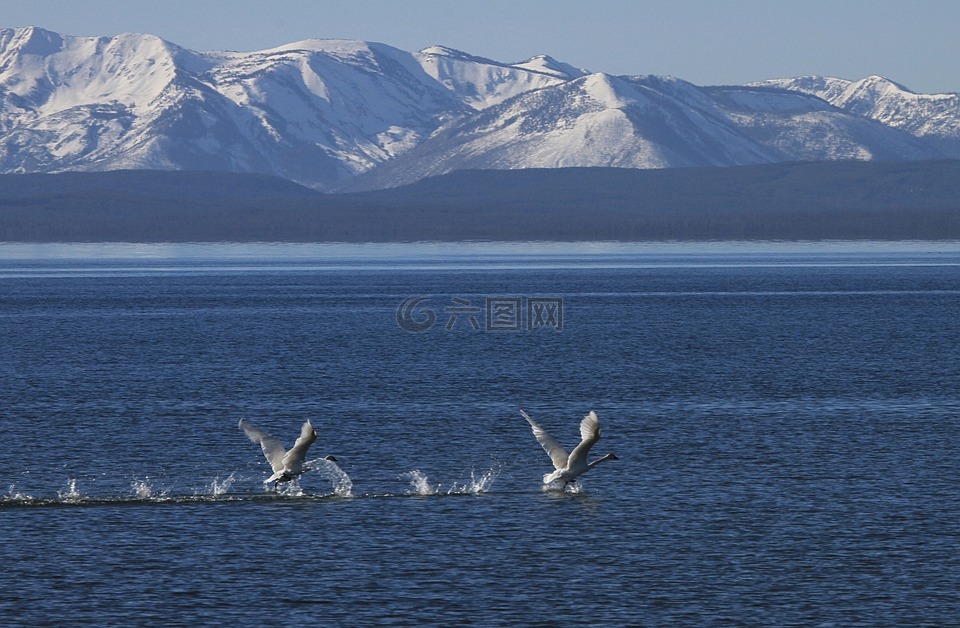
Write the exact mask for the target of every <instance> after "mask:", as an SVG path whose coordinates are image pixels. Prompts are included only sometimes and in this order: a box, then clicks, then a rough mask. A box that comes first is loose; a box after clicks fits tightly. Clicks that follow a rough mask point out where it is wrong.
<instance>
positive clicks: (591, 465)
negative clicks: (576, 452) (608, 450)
mask: <svg viewBox="0 0 960 628" xmlns="http://www.w3.org/2000/svg"><path fill="white" fill-rule="evenodd" d="M614 459H615V456H614V455H613V454H607V455H606V456H604V457H603V458H597V459H596V460H594V461H593V462H591V463H590V464H588V465H587V468H588V469H592V468H594V467H595V466H597V465H598V464H600V463H601V462H606V461H607V460H614Z"/></svg>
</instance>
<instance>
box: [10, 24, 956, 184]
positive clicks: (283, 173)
mask: <svg viewBox="0 0 960 628" xmlns="http://www.w3.org/2000/svg"><path fill="white" fill-rule="evenodd" d="M843 81H844V79H821V80H819V82H817V81H815V80H812V79H809V77H808V78H807V79H802V78H801V79H772V80H771V81H765V82H762V83H759V84H752V85H746V86H711V87H701V86H697V85H693V84H692V83H688V82H685V81H682V80H681V79H673V78H671V77H655V76H643V75H637V76H612V75H609V74H605V73H603V72H591V71H587V70H583V69H579V68H576V67H575V66H573V65H570V64H567V63H564V62H562V61H558V60H556V59H553V58H552V57H550V56H549V55H546V54H544V55H537V56H535V57H532V58H530V59H528V60H526V61H522V62H518V63H501V62H498V61H494V60H490V59H485V58H482V57H477V56H473V55H470V54H469V53H466V52H462V51H457V50H454V49H452V48H448V47H444V46H431V47H428V48H424V49H423V50H421V51H418V52H406V51H403V50H400V49H398V48H394V47H392V46H389V45H387V44H380V43H375V42H363V41H354V40H333V39H329V40H320V39H310V40H303V41H301V42H293V43H290V44H285V45H281V46H277V47H275V48H271V49H267V50H261V51H253V52H196V51H190V50H187V49H185V48H182V47H180V46H178V45H176V44H175V43H172V42H167V41H165V40H163V39H161V38H159V37H156V36H153V35H145V34H123V35H118V36H116V37H77V36H71V35H61V34H58V33H53V32H51V31H47V30H44V29H41V28H36V27H30V28H23V29H0V173H28V172H38V173H41V172H46V173H52V172H63V171H88V172H96V171H103V170H118V169H148V170H154V169H161V170H202V171H207V170H213V171H224V172H246V173H252V174H266V175H272V176H279V177H282V178H286V179H289V180H291V181H295V182H297V183H299V184H302V185H306V186H309V187H311V188H314V189H317V190H325V191H348V190H362V189H375V188H379V187H387V186H397V185H404V184H407V183H411V182H413V181H416V180H418V179H420V178H423V177H429V176H436V175H440V174H444V173H448V172H453V171H457V170H463V169H476V168H494V169H527V168H542V167H570V166H604V167H605V166H617V167H626V168H673V167H693V166H706V165H711V166H739V165H750V164H762V163H777V162H789V161H805V160H826V161H834V160H838V161H842V160H850V159H861V160H892V161H899V160H928V159H938V158H943V157H960V95H958V94H940V95H923V94H914V93H913V92H909V90H906V89H905V88H903V87H902V86H899V85H897V84H896V83H894V82H893V81H889V80H888V79H883V78H882V77H868V79H863V80H862V81H849V82H846V83H844V82H843Z"/></svg>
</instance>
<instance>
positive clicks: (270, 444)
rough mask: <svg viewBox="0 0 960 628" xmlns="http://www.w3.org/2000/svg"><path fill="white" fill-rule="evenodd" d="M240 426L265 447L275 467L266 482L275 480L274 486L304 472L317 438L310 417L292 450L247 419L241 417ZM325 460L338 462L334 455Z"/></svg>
mask: <svg viewBox="0 0 960 628" xmlns="http://www.w3.org/2000/svg"><path fill="white" fill-rule="evenodd" d="M239 427H240V429H241V430H243V433H244V434H246V435H247V438H249V439H250V440H252V441H253V442H255V443H256V444H258V445H260V448H261V449H263V455H264V456H266V457H267V462H269V463H270V467H271V468H272V469H273V475H271V476H270V477H268V478H267V479H266V480H264V481H263V483H264V484H269V483H270V482H274V488H276V486H277V485H278V484H279V483H280V482H289V481H290V480H292V479H294V478H296V477H297V476H299V475H300V474H302V473H303V472H304V471H305V470H306V469H305V468H304V464H303V460H304V458H306V456H307V450H308V449H309V448H310V445H312V444H313V441H315V440H317V431H316V430H315V429H313V424H312V423H310V421H309V419H308V420H307V422H306V423H304V424H303V426H302V427H301V428H300V437H299V438H297V442H295V443H294V444H293V447H291V448H290V451H287V450H285V449H284V448H283V445H281V444H280V441H278V440H277V439H276V438H274V437H273V436H271V435H270V434H267V433H266V432H264V431H263V430H259V429H257V428H255V427H254V426H252V425H251V424H250V422H249V421H247V420H246V419H240V423H239ZM324 459H325V460H331V461H333V462H336V461H337V459H336V458H334V457H333V456H327V457H326V458H324Z"/></svg>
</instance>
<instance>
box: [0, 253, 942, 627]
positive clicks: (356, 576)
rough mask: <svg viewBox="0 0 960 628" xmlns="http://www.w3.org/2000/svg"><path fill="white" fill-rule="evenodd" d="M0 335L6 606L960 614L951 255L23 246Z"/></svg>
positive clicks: (165, 617) (190, 614)
mask: <svg viewBox="0 0 960 628" xmlns="http://www.w3.org/2000/svg"><path fill="white" fill-rule="evenodd" d="M0 339H2V341H0V344H2V349H0V442H3V443H4V455H3V456H2V458H0V493H2V496H0V530H2V534H3V543H0V564H3V569H2V570H0V590H2V591H3V595H2V596H0V620H2V622H3V623H4V624H8V625H10V624H12V625H36V624H41V623H81V622H83V623H91V624H97V625H115V624H123V625H131V624H175V623H182V624H198V625H209V624H270V625H276V624H289V623H293V622H301V623H305V624H306V625H358V624H360V625H363V624H395V625H421V624H435V625H436V624H441V625H453V624H475V625H524V624H535V623H541V624H552V625H572V624H580V623H590V624H597V625H624V624H634V625H670V626H673V625H711V624H730V623H739V624H765V625H789V624H802V625H850V624H858V623H860V624H872V625H904V624H913V625H917V624H929V625H945V624H953V623H955V622H956V620H957V617H960V593H958V587H957V583H958V582H960V551H958V546H960V490H958V480H960V420H958V419H960V245H958V244H957V243H933V244H931V243H926V244H924V243H892V244H870V243H866V244H863V243H861V244H851V243H828V244H798V245H791V244H769V245H756V244H738V243H712V244H703V245H692V244H675V245H670V244H633V245H626V244H604V243H591V244H579V245H568V244H565V245H551V244H541V245H497V244H472V245H434V244H421V245H415V244H411V245H387V246H373V245H269V244H263V245H13V244H8V245H0ZM521 408H522V409H524V410H526V411H527V412H529V413H530V414H531V415H532V416H533V417H534V418H535V419H537V420H538V421H539V422H540V423H541V425H542V426H543V427H544V428H545V429H547V430H548V431H549V432H551V433H552V434H553V436H555V437H556V438H557V440H559V441H560V442H561V443H562V444H564V445H565V446H567V447H572V446H573V445H575V444H576V442H577V441H578V440H579V431H578V422H579V420H580V418H581V417H582V416H583V415H584V414H586V413H587V412H588V411H590V410H595V411H596V412H597V413H598V415H599V417H600V421H601V425H602V426H603V438H602V439H601V440H600V442H599V443H598V444H597V445H596V447H595V448H594V450H593V452H592V454H593V455H592V456H591V457H599V456H601V455H603V454H605V453H607V452H614V453H616V454H617V456H618V457H619V460H617V461H610V462H606V463H604V464H603V465H601V466H599V467H598V468H596V469H594V470H592V471H591V472H590V473H589V474H587V475H585V476H584V477H583V478H582V479H581V481H580V482H578V486H577V487H575V488H568V489H567V490H566V491H564V492H560V491H556V490H544V487H543V486H542V483H541V478H542V476H543V474H544V473H546V472H548V471H550V470H551V469H552V467H551V464H550V460H549V458H548V457H547V455H546V454H545V453H544V452H543V450H542V449H541V448H540V447H539V445H538V444H537V442H536V441H535V440H534V437H533V434H532V432H531V430H530V428H529V426H528V425H527V424H526V422H525V421H524V420H523V418H522V417H521V416H520V413H519V410H520V409H521ZM241 417H243V418H246V419H248V420H249V421H251V422H252V423H254V424H255V425H257V426H259V427H261V428H263V429H265V430H267V431H269V432H271V433H273V434H275V435H276V436H277V437H278V438H280V440H281V441H283V442H284V443H285V444H286V445H287V446H289V445H290V444H292V442H293V440H294V438H295V437H296V435H297V434H298V432H299V428H300V425H301V424H302V423H303V422H304V421H305V420H307V419H310V420H311V421H312V422H313V424H314V426H315V427H316V429H317V432H318V434H319V438H318V439H317V441H316V442H315V443H314V444H313V446H312V448H311V450H310V455H309V456H308V458H310V459H315V460H318V459H320V458H322V457H323V456H325V455H327V454H332V455H334V456H336V458H337V460H338V463H337V464H338V466H332V465H328V464H324V463H321V462H317V463H316V469H315V470H312V471H309V472H308V473H306V474H305V475H303V476H302V477H301V478H300V480H299V482H297V483H294V484H292V485H287V486H285V487H281V489H280V490H279V492H274V491H273V489H272V487H265V486H264V484H263V480H264V479H265V478H266V477H268V476H269V475H270V472H271V471H270V469H269V466H268V465H267V463H266V460H265V459H264V458H263V456H262V455H261V452H260V450H259V447H258V446H257V445H255V444H254V443H251V442H250V441H249V440H247V438H246V437H245V436H244V435H243V433H242V432H240V431H239V430H238V428H237V422H238V420H239V419H240V418H241Z"/></svg>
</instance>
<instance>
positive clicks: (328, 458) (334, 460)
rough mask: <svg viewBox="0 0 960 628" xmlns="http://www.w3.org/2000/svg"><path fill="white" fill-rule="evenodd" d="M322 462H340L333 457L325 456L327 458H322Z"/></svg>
mask: <svg viewBox="0 0 960 628" xmlns="http://www.w3.org/2000/svg"><path fill="white" fill-rule="evenodd" d="M324 460H329V461H330V462H340V461H339V460H337V459H336V458H334V457H333V456H327V457H325V458H324Z"/></svg>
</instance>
